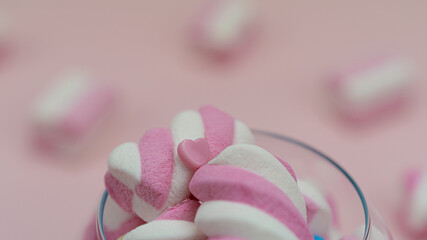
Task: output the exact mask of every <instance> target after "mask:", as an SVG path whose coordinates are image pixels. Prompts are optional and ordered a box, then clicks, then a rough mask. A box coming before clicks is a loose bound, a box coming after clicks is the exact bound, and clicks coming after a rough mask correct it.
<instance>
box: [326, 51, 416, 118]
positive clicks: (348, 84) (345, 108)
mask: <svg viewBox="0 0 427 240" xmlns="http://www.w3.org/2000/svg"><path fill="white" fill-rule="evenodd" d="M412 78H413V71H412V68H411V66H410V64H409V63H408V62H407V61H405V60H402V59H398V58H391V57H379V58H375V59H373V60H370V61H368V62H366V63H363V64H362V65H359V66H353V67H352V68H350V69H346V70H343V71H339V72H337V73H336V74H334V77H333V78H332V79H330V94H331V96H332V100H333V101H334V104H335V105H336V106H337V108H338V110H339V111H340V112H341V113H343V114H344V115H345V116H346V117H349V119H351V120H356V121H359V120H365V119H368V118H371V117H373V116H377V115H378V114H379V113H381V112H387V111H389V110H392V109H395V108H396V107H398V106H400V105H401V104H402V103H404V102H405V101H406V99H407V96H408V88H409V84H410V81H411V80H412Z"/></svg>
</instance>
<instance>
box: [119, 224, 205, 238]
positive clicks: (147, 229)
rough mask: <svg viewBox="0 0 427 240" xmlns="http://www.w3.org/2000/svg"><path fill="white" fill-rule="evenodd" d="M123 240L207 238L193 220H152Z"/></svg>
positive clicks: (128, 234)
mask: <svg viewBox="0 0 427 240" xmlns="http://www.w3.org/2000/svg"><path fill="white" fill-rule="evenodd" d="M121 239H122V240H205V239H206V237H205V236H204V235H203V233H202V232H201V231H200V230H199V229H198V228H197V227H196V225H195V224H194V223H192V222H188V221H183V220H162V221H152V222H149V223H147V224H145V225H142V226H140V227H138V228H136V229H134V230H132V231H130V232H129V233H127V234H126V235H125V236H123V238H121Z"/></svg>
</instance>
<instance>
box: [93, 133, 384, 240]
mask: <svg viewBox="0 0 427 240" xmlns="http://www.w3.org/2000/svg"><path fill="white" fill-rule="evenodd" d="M253 133H254V135H255V140H256V144H257V145H258V146H260V147H262V148H265V149H266V150H268V151H269V152H271V153H273V154H274V155H276V156H277V157H279V158H281V159H283V160H285V161H287V162H288V163H289V164H290V165H291V166H292V167H293V169H294V170H295V173H296V174H297V176H298V178H302V179H308V180H310V181H314V182H316V184H317V185H318V186H319V187H320V188H321V189H322V190H324V191H325V193H327V194H328V197H330V198H331V199H333V202H334V208H335V209H336V213H337V216H336V217H337V219H338V223H339V225H338V226H337V227H336V228H337V231H339V234H340V235H341V236H344V235H351V234H352V233H353V232H354V231H355V230H356V231H358V232H359V234H360V235H363V240H391V239H392V237H391V235H390V233H389V231H388V230H387V227H386V225H385V224H384V221H383V220H382V218H381V216H380V215H379V213H378V212H377V211H376V209H375V208H374V207H373V206H371V205H369V204H368V203H367V200H366V198H365V196H364V195H363V193H362V191H361V189H360V188H359V186H358V185H357V183H356V182H355V181H354V180H353V178H352V177H351V176H350V175H349V174H348V173H347V172H346V171H345V170H344V169H343V168H342V167H341V166H340V165H338V163H336V162H335V161H334V160H332V159H331V158H329V157H328V156H326V155H325V154H323V153H322V152H320V151H318V150H316V149H315V148H313V147H311V146H309V145H307V144H305V143H302V142H300V141H298V140H295V139H292V138H289V137H285V136H282V135H279V134H276V133H272V132H267V131H262V130H253ZM107 197H108V193H107V191H105V192H104V194H103V196H102V199H101V203H100V206H99V211H98V216H97V221H96V228H97V235H98V239H99V240H106V239H105V235H104V228H103V212H104V206H105V202H106V200H107ZM338 229H339V230H338ZM338 239H339V238H338ZM107 240H115V239H107Z"/></svg>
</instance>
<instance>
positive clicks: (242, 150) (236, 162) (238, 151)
mask: <svg viewBox="0 0 427 240" xmlns="http://www.w3.org/2000/svg"><path fill="white" fill-rule="evenodd" d="M282 162H284V161H282ZM208 164H209V165H223V166H224V165H226V166H235V167H239V168H242V169H245V170H248V171H250V172H252V173H255V174H257V175H259V176H261V177H263V178H265V179H266V180H268V181H270V182H271V183H273V184H274V185H276V186H277V187H278V188H280V189H281V190H282V191H283V192H284V193H285V194H286V195H287V196H288V197H289V199H290V200H291V201H292V203H293V204H294V205H295V207H296V208H297V209H298V211H299V212H300V213H301V215H302V216H303V218H304V219H307V212H306V206H305V202H304V198H303V195H302V194H301V192H300V190H299V189H298V185H297V183H296V180H295V179H294V177H293V175H294V173H293V170H291V172H292V173H290V171H289V170H288V168H289V169H292V168H290V166H288V168H286V167H284V166H283V164H282V163H281V161H279V160H278V159H277V158H276V157H275V156H274V155H272V154H271V153H269V152H268V151H266V150H264V149H263V148H261V147H258V146H256V145H250V144H238V145H233V146H230V147H228V148H226V149H225V150H224V151H222V152H221V153H220V154H219V155H218V156H217V157H216V158H214V159H213V160H212V161H210V162H209V163H208ZM285 164H286V163H285Z"/></svg>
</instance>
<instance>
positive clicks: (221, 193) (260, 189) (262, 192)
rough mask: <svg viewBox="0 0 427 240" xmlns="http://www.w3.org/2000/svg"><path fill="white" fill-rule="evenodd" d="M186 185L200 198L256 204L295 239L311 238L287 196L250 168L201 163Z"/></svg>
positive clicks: (304, 239) (308, 230)
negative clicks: (290, 232)
mask: <svg viewBox="0 0 427 240" xmlns="http://www.w3.org/2000/svg"><path fill="white" fill-rule="evenodd" d="M189 188H190V192H191V193H192V194H193V195H194V196H195V197H196V198H198V199H199V200H200V201H202V202H206V201H213V200H228V201H235V202H241V203H246V204H248V205H251V206H254V207H257V208H258V209H261V210H263V211H265V212H267V213H268V214H270V215H272V216H273V217H275V218H276V219H278V220H279V221H281V222H282V223H283V224H284V225H286V226H287V227H288V228H289V229H290V230H291V231H293V232H294V233H295V235H296V236H297V237H298V238H299V239H301V240H309V239H310V240H312V239H313V235H312V234H311V232H310V229H309V228H308V225H307V223H306V222H305V220H304V218H303V217H302V216H301V214H300V213H299V211H298V210H297V208H296V207H295V205H294V204H293V203H292V201H291V200H290V199H289V197H288V196H287V195H285V194H284V193H283V191H281V190H280V189H279V188H278V187H276V186H275V185H274V184H272V183H270V182H269V181H267V180H265V179H264V178H263V177H261V176H258V175H256V174H254V173H252V172H249V171H247V170H244V169H241V168H238V167H233V166H221V165H205V166H203V167H201V168H200V169H199V170H197V172H196V173H195V174H194V176H193V179H192V180H191V182H190V186H189Z"/></svg>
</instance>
